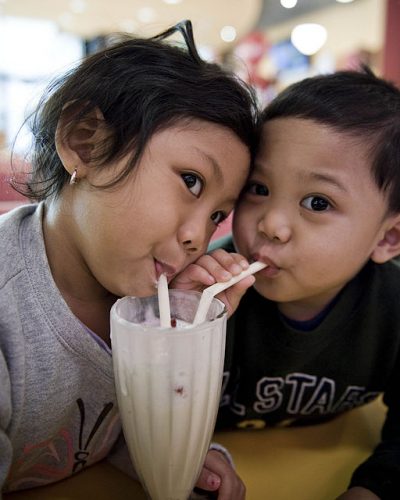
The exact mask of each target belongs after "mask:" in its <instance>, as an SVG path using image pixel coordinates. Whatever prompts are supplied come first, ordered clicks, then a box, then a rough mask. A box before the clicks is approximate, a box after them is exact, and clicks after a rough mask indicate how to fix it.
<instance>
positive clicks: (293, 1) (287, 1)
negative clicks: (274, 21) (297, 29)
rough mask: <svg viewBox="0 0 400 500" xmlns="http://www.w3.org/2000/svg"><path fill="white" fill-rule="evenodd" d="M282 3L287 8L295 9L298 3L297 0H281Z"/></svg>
mask: <svg viewBox="0 0 400 500" xmlns="http://www.w3.org/2000/svg"><path fill="white" fill-rule="evenodd" d="M281 5H282V7H285V9H293V7H296V5H297V0H281Z"/></svg>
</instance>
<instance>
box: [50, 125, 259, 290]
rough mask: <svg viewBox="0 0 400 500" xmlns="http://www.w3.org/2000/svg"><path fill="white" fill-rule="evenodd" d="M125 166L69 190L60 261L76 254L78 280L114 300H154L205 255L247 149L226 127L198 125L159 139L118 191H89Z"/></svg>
mask: <svg viewBox="0 0 400 500" xmlns="http://www.w3.org/2000/svg"><path fill="white" fill-rule="evenodd" d="M125 164H126V160H124V161H121V162H119V163H117V164H113V165H109V166H108V167H109V168H105V169H103V170H102V171H101V172H100V173H99V172H96V171H95V170H94V169H93V170H90V169H88V170H87V172H86V173H85V176H86V177H84V178H80V179H79V182H78V184H75V185H73V186H67V187H66V189H65V190H64V192H63V198H64V200H67V203H64V209H63V211H64V215H63V216H62V217H61V219H62V220H63V221H64V222H63V225H62V228H61V229H62V231H64V232H65V238H64V239H65V244H66V246H67V247H68V248H67V249H65V248H64V249H60V256H59V257H58V259H60V258H63V257H62V256H63V254H65V252H67V254H71V253H72V254H73V260H74V261H75V264H74V266H72V269H71V270H70V272H76V273H78V274H77V279H76V280H75V282H78V281H79V275H80V276H81V279H83V281H85V280H89V282H90V281H92V282H95V283H97V284H99V285H100V286H101V287H102V288H104V289H105V290H107V291H108V292H111V293H112V294H114V295H117V296H124V295H135V296H146V295H152V294H154V293H155V283H156V281H157V279H158V277H159V275H160V274H161V273H166V274H167V276H168V279H169V280H170V279H172V277H173V276H174V275H175V274H177V273H178V272H179V271H181V270H182V269H183V268H184V267H186V266H187V265H188V264H189V263H191V262H193V261H194V260H196V259H197V258H198V257H199V256H200V255H201V254H202V253H204V252H205V251H206V248H207V245H208V242H209V240H210V238H211V236H212V234H213V232H214V231H215V229H216V228H217V226H218V224H219V223H220V222H221V221H222V220H223V219H224V218H225V217H226V216H227V215H228V214H229V212H230V211H231V210H232V208H233V206H234V203H235V201H236V198H237V197H238V196H239V193H240V190H241V188H242V187H243V185H244V183H245V181H246V178H247V175H248V172H249V164H250V156H249V151H248V149H247V147H246V146H245V145H244V144H243V143H242V142H241V141H240V140H239V139H238V138H237V137H236V136H235V135H234V134H233V132H231V131H230V130H229V129H226V128H225V127H222V126H218V125H215V124H212V123H208V122H203V121H200V120H197V121H196V120H193V121H191V122H190V123H181V124H177V125H176V126H173V127H170V128H167V129H166V130H163V131H161V132H158V133H156V134H154V136H153V137H152V138H151V140H150V141H149V143H148V145H147V147H146V149H145V151H144V155H143V157H142V159H141V160H140V162H139V164H138V165H137V166H136V167H135V169H134V171H133V172H132V174H131V175H130V176H129V177H128V179H126V180H125V181H122V182H121V183H120V184H118V185H117V186H116V187H115V188H112V189H109V190H103V189H98V188H97V189H96V188H94V187H91V184H92V185H96V184H103V183H106V182H107V181H109V180H111V179H113V178H114V177H115V175H116V173H118V172H119V171H120V170H121V169H122V168H123V167H124V165H125ZM78 177H79V169H78ZM66 206H67V207H68V212H69V213H66V209H65V207H66ZM60 246H62V245H60ZM64 257H65V258H66V259H67V260H68V255H64ZM64 262H65V260H64ZM60 264H61V265H64V267H65V264H62V262H60ZM70 267H71V266H70Z"/></svg>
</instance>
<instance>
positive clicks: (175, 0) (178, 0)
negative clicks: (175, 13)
mask: <svg viewBox="0 0 400 500" xmlns="http://www.w3.org/2000/svg"><path fill="white" fill-rule="evenodd" d="M164 2H165V3H168V4H170V5H175V4H177V3H181V2H182V0H164Z"/></svg>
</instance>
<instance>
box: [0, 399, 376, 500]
mask: <svg viewBox="0 0 400 500" xmlns="http://www.w3.org/2000/svg"><path fill="white" fill-rule="evenodd" d="M384 412H385V409H384V406H383V404H382V403H381V402H380V401H379V400H378V401H375V402H373V403H370V404H368V405H366V406H364V407H362V408H358V409H356V410H352V411H351V412H348V413H346V414H344V415H342V416H340V417H338V418H337V419H335V420H332V421H330V422H327V423H324V424H320V425H314V426H309V427H299V428H276V429H265V430H262V431H234V432H219V433H217V434H216V435H215V436H214V440H215V441H217V442H219V443H221V444H223V445H224V446H226V447H227V448H228V449H229V451H230V452H231V453H232V455H233V457H234V460H235V464H236V468H237V470H238V472H239V474H240V476H241V478H242V479H243V481H244V482H245V484H246V486H247V497H246V498H247V500H292V499H296V500H333V499H334V498H335V497H336V496H337V495H338V494H339V493H341V492H342V491H343V490H345V489H346V487H347V484H348V481H349V479H350V476H351V473H352V471H353V470H354V469H355V467H356V466H357V465H358V464H359V463H360V462H361V461H363V460H364V459H365V458H366V457H367V456H368V455H369V454H370V453H371V450H372V449H373V448H374V446H375V445H376V443H377V442H378V440H379V433H380V429H381V426H382V423H383V419H384ZM145 498H146V497H145V495H144V493H143V490H142V488H141V487H140V485H139V484H138V483H137V482H136V481H133V480H132V479H130V478H129V477H128V476H126V475H124V474H123V473H121V472H119V471H118V470H116V469H114V468H113V467H111V466H110V465H108V464H107V463H104V462H103V463H99V464H97V465H95V466H93V467H90V468H88V469H86V470H84V471H82V472H81V473H79V474H77V475H75V476H73V477H71V478H69V479H67V480H64V481H60V482H59V483H57V484H54V485H50V486H45V487H41V488H35V489H32V490H25V491H21V492H17V493H13V494H9V495H4V500H22V499H24V500H25V499H26V500H92V499H93V500H110V499H111V500H145Z"/></svg>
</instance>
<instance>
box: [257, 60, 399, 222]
mask: <svg viewBox="0 0 400 500" xmlns="http://www.w3.org/2000/svg"><path fill="white" fill-rule="evenodd" d="M285 117H292V118H303V119H310V120H314V121H316V122H318V123H321V124H323V125H326V126H329V127H332V129H334V130H336V131H338V132H343V133H345V134H349V135H352V136H354V137H356V138H358V139H361V140H364V141H365V145H366V157H367V158H370V160H371V172H372V175H373V178H374V180H375V182H376V184H377V186H378V188H379V189H380V190H381V191H383V192H385V194H386V195H387V200H388V212H389V213H399V212H400V90H399V89H398V88H397V87H396V86H395V85H394V84H392V83H390V82H388V81H386V80H384V79H382V78H379V77H377V76H375V75H374V74H373V73H372V71H371V70H370V69H369V68H367V67H363V68H362V69H361V70H360V71H337V72H335V73H333V74H328V75H319V76H315V77H311V78H306V79H304V80H302V81H300V82H297V83H294V84H292V85H291V86H289V87H288V88H287V89H285V90H283V91H282V92H281V93H280V94H279V95H278V96H277V97H276V98H275V99H274V100H273V101H272V102H271V103H270V104H269V105H268V106H267V107H266V108H265V110H264V111H263V113H262V115H261V121H262V122H266V121H269V120H273V119H275V118H285Z"/></svg>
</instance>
